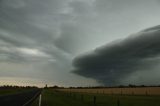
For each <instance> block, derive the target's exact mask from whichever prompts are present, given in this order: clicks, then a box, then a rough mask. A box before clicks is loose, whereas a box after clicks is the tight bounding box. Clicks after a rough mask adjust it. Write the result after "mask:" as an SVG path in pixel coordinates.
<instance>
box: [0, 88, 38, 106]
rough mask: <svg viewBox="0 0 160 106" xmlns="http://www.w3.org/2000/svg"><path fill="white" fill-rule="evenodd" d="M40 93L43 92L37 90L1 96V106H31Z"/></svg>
mask: <svg viewBox="0 0 160 106" xmlns="http://www.w3.org/2000/svg"><path fill="white" fill-rule="evenodd" d="M40 93H41V90H39V89H36V90H32V91H26V92H22V93H17V94H12V95H5V96H0V106H30V105H31V103H32V102H33V101H34V100H35V99H36V98H37V97H38V96H39V95H40Z"/></svg>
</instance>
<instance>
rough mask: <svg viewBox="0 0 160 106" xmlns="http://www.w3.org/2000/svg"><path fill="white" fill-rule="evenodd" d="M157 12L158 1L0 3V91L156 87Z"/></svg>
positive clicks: (159, 52) (158, 72)
mask: <svg viewBox="0 0 160 106" xmlns="http://www.w3.org/2000/svg"><path fill="white" fill-rule="evenodd" d="M159 10H160V0H0V85H3V84H15V85H37V86H44V85H45V84H48V85H55V84H56V85H61V86H96V85H119V84H148V85H151V84H158V83H159V80H160V70H159V65H160V56H159V55H160V46H159V45H160V26H158V25H159V24H160V11H159ZM145 29H146V30H145ZM151 75H152V76H151Z"/></svg>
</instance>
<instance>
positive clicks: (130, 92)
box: [58, 87, 160, 95]
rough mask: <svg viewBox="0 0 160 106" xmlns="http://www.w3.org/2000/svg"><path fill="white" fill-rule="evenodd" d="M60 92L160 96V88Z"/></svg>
mask: <svg viewBox="0 0 160 106" xmlns="http://www.w3.org/2000/svg"><path fill="white" fill-rule="evenodd" d="M58 90H59V91H65V92H80V93H97V94H119V95H160V87H135V88H95V89H58Z"/></svg>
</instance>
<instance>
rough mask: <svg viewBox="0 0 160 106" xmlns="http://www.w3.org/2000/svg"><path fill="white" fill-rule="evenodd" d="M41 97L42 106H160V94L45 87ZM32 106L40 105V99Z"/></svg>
mask: <svg viewBox="0 0 160 106" xmlns="http://www.w3.org/2000/svg"><path fill="white" fill-rule="evenodd" d="M77 90H78V89H77ZM94 90H98V89H94ZM41 99H42V101H41V106H160V95H124V94H123V95H121V94H105V93H104V94H103V93H91V92H89V93H87V92H71V91H70V92H66V91H64V90H63V91H62V89H58V90H53V89H45V90H43V91H42V98H41ZM32 106H38V99H37V100H36V101H35V102H34V103H33V105H32Z"/></svg>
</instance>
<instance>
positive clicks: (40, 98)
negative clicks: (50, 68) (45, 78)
mask: <svg viewBox="0 0 160 106" xmlns="http://www.w3.org/2000/svg"><path fill="white" fill-rule="evenodd" d="M41 100H42V95H41V94H40V95H39V105H38V106H41Z"/></svg>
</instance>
